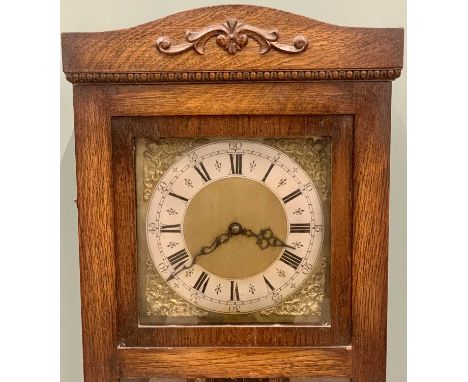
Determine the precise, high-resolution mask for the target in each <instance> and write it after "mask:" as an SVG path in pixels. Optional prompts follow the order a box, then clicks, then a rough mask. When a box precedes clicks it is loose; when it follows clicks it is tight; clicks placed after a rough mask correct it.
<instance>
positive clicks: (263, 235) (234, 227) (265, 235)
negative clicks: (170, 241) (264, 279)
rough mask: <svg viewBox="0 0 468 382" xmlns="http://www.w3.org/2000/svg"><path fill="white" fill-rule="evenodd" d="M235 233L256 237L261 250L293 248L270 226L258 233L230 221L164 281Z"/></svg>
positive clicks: (189, 265) (210, 251)
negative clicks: (220, 232)
mask: <svg viewBox="0 0 468 382" xmlns="http://www.w3.org/2000/svg"><path fill="white" fill-rule="evenodd" d="M236 235H242V236H246V237H254V238H256V239H257V241H256V244H257V245H258V246H259V247H260V248H261V249H262V250H263V249H267V248H268V247H287V248H292V249H295V248H294V247H291V246H290V245H287V244H286V243H285V242H283V241H282V240H281V239H278V238H277V237H276V236H274V234H273V231H272V230H271V228H265V229H262V230H260V233H258V234H257V233H255V232H253V231H252V230H251V229H247V228H244V227H242V226H241V225H240V224H239V223H232V224H230V225H229V228H228V231H227V232H226V233H223V234H221V235H219V236H217V237H216V239H214V241H213V242H212V243H211V244H210V245H208V246H206V247H202V249H201V250H200V251H199V252H198V253H196V254H195V255H193V257H192V259H190V260H187V261H186V262H185V263H184V265H183V266H182V267H181V268H180V269H178V270H177V271H174V272H172V273H171V275H170V276H169V277H168V279H167V280H166V281H169V280H172V279H173V278H174V277H175V276H176V275H177V274H179V272H181V271H183V270H184V269H187V268H190V267H191V266H192V265H193V264H194V263H195V262H196V259H197V258H198V257H199V256H204V255H208V254H209V253H212V252H213V251H214V250H215V249H216V248H218V247H220V246H221V245H222V244H224V243H226V242H228V241H229V239H230V238H231V237H233V236H236Z"/></svg>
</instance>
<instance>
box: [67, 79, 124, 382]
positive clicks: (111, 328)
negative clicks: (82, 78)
mask: <svg viewBox="0 0 468 382" xmlns="http://www.w3.org/2000/svg"><path fill="white" fill-rule="evenodd" d="M106 97H107V94H106V89H104V88H102V87H99V86H77V87H75V90H74V107H75V139H76V175H77V184H78V187H77V190H78V197H77V206H78V228H79V251H80V284H81V317H82V328H83V329H82V331H83V364H84V377H85V380H86V381H102V382H107V381H109V382H110V381H115V380H116V375H117V371H116V359H115V347H116V342H117V339H116V322H115V314H116V296H115V267H114V241H113V234H114V231H113V219H114V217H113V192H112V162H111V134H110V118H109V116H108V114H107V103H106Z"/></svg>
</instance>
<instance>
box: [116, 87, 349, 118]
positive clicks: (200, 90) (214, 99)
mask: <svg viewBox="0 0 468 382" xmlns="http://www.w3.org/2000/svg"><path fill="white" fill-rule="evenodd" d="M355 86H356V84H355V83H344V82H334V83H308V84H304V83H289V84H283V83H274V84H271V83H253V84H242V83H241V84H238V83H236V84H225V85H222V84H196V85H194V84H191V85H185V86H181V85H139V86H137V85H126V86H116V85H113V86H111V103H110V112H111V114H112V115H116V116H117V115H120V116H151V115H231V114H234V115H261V114H263V115H267V114H277V115H278V114H279V115H281V114H282V115H285V114H296V115H297V114H351V113H354V107H355V104H354V102H355V101H354V96H355Z"/></svg>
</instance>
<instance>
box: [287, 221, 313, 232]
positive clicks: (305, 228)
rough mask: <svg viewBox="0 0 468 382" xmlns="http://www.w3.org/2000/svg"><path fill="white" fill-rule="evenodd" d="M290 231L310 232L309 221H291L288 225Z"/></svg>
mask: <svg viewBox="0 0 468 382" xmlns="http://www.w3.org/2000/svg"><path fill="white" fill-rule="evenodd" d="M289 232H291V233H310V223H291V225H290V226H289Z"/></svg>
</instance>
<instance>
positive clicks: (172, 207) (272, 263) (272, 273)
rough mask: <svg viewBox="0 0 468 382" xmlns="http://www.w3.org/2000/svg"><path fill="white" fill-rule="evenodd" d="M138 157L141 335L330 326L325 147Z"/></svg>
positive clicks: (293, 144) (257, 142)
mask: <svg viewBox="0 0 468 382" xmlns="http://www.w3.org/2000/svg"><path fill="white" fill-rule="evenodd" d="M135 148H136V150H135V171H136V177H135V179H136V183H137V184H136V197H137V216H138V224H137V229H138V262H139V266H138V269H139V277H138V281H139V287H138V291H139V322H140V324H141V325H164V324H179V325H184V324H188V325H195V324H198V325H200V324H233V323H234V324H255V323H257V324H271V323H283V324H314V325H324V326H327V325H329V323H330V316H329V312H330V309H329V302H330V295H329V282H330V278H329V268H330V256H329V253H330V246H329V233H330V229H329V220H330V219H329V215H330V211H329V208H330V200H331V192H330V175H331V168H330V154H331V153H330V149H331V145H330V139H329V137H306V138H304V137H302V138H281V139H279V138H262V139H255V138H254V139H246V138H239V137H238V138H210V139H208V138H160V139H157V140H156V141H154V140H151V139H144V138H138V139H136V140H135ZM298 162H299V163H298ZM301 165H302V166H301Z"/></svg>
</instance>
